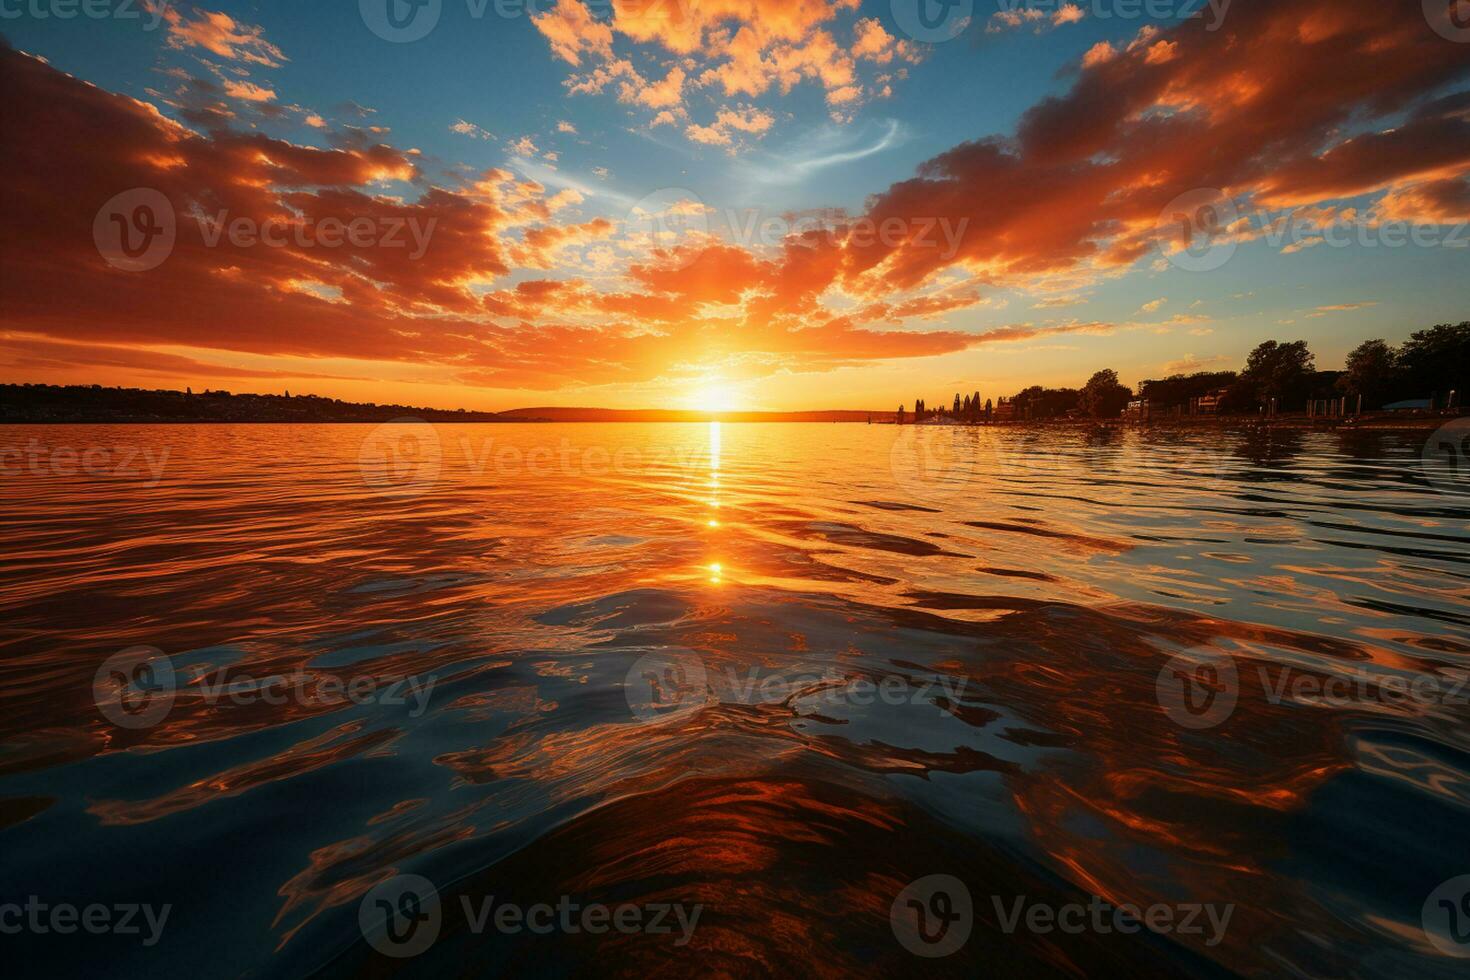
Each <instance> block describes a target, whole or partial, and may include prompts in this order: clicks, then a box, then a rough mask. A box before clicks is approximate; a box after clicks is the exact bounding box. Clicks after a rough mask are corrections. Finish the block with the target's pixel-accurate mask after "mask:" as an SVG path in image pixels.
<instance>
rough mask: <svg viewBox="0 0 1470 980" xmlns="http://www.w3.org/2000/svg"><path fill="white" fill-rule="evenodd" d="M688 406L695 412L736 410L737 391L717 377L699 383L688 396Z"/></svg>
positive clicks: (738, 404) (738, 403)
mask: <svg viewBox="0 0 1470 980" xmlns="http://www.w3.org/2000/svg"><path fill="white" fill-rule="evenodd" d="M689 407H690V408H691V409H693V410H694V411H696V412H738V411H740V395H739V392H738V391H737V390H736V389H735V388H734V387H733V386H732V385H729V384H726V383H725V382H723V381H720V380H719V379H717V378H716V379H713V380H709V381H706V382H704V383H703V384H701V385H700V386H699V387H698V388H697V389H696V390H695V392H694V394H693V395H691V396H690V398H689Z"/></svg>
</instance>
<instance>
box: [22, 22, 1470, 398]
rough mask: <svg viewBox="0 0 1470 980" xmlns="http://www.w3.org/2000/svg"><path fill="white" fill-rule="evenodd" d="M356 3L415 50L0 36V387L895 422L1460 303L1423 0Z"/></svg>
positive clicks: (1338, 348) (335, 25) (179, 28)
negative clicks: (852, 412) (26, 384)
mask: <svg viewBox="0 0 1470 980" xmlns="http://www.w3.org/2000/svg"><path fill="white" fill-rule="evenodd" d="M393 2H394V3H395V4H398V7H399V8H401V10H402V12H403V16H404V17H407V18H409V19H410V20H412V21H414V24H413V25H412V31H411V33H412V37H410V36H409V35H408V34H405V33H404V31H407V30H408V28H399V27H395V26H393V23H392V22H391V21H382V22H379V21H378V20H376V19H374V18H375V17H376V16H377V15H376V14H374V15H372V16H368V14H366V13H362V14H361V16H360V15H359V14H360V13H361V12H359V11H356V10H354V9H349V10H347V11H346V13H345V14H340V15H339V12H337V11H328V10H326V9H325V8H323V9H321V10H315V9H313V10H311V11H309V12H307V13H304V14H301V15H300V16H296V15H293V14H288V13H287V12H286V11H285V9H284V8H280V9H278V8H276V7H274V6H272V5H262V6H260V7H259V9H256V8H255V7H250V8H248V9H247V8H239V9H228V10H213V9H208V8H193V7H190V8H188V9H185V8H182V7H165V6H163V5H151V4H150V5H147V6H148V7H149V11H148V13H147V14H145V15H144V16H142V17H140V18H139V19H138V20H137V21H136V22H133V21H129V20H126V19H121V18H119V19H113V20H83V21H79V22H78V23H75V24H65V23H63V22H62V21H61V20H59V19H56V18H51V19H44V18H42V19H37V18H30V17H20V18H15V19H8V20H6V21H5V23H4V28H3V29H4V31H5V32H6V37H7V38H8V41H9V44H10V45H11V47H6V48H4V49H0V77H3V79H4V82H5V87H6V91H7V92H10V93H13V96H12V109H11V111H10V112H9V113H7V119H6V123H5V126H4V127H3V136H0V138H3V141H4V145H3V150H4V154H5V159H6V160H7V161H8V170H9V172H10V174H11V177H10V183H11V185H12V186H11V193H9V194H8V195H7V202H8V203H7V208H8V209H9V213H10V220H9V222H8V226H9V227H10V228H11V229H12V230H11V231H10V232H9V233H5V234H3V235H0V259H3V262H4V267H5V288H4V294H3V297H0V329H3V333H0V372H3V374H4V375H5V376H6V377H7V378H8V379H9V380H14V381H31V382H52V383H75V384H92V383H103V384H108V385H124V386H137V387H145V388H160V387H167V388H177V389H180V390H182V389H183V388H185V387H192V388H194V389H195V390H201V389H204V388H213V389H220V388H225V389H230V390H234V391H253V392H277V393H279V392H281V391H284V390H290V391H292V392H296V393H312V394H319V395H324V396H328V397H334V398H341V399H345V400H351V401H360V402H378V403H395V404H406V405H423V406H429V407H437V408H467V409H472V410H505V409H513V408H521V407H528V406H545V405H578V406H588V405H592V406H603V407H608V408H625V409H629V408H669V409H679V408H682V409H692V410H697V411H707V412H724V411H732V410H758V409H768V410H801V409H861V410H875V409H878V410H884V411H891V410H892V409H893V408H894V407H895V406H897V405H898V404H900V403H902V402H909V401H911V400H912V399H913V398H914V397H915V394H916V393H926V396H927V397H938V396H939V395H941V394H942V395H943V396H944V397H945V398H948V397H949V395H950V393H951V392H953V391H954V390H961V391H967V392H968V391H971V390H973V389H976V388H979V389H981V390H982V391H983V392H984V393H985V394H986V395H987V396H995V395H1010V394H1014V393H1015V392H1017V391H1019V390H1021V389H1022V388H1024V387H1026V386H1028V385H1032V384H1041V385H1056V386H1072V387H1076V386H1079V385H1080V384H1081V383H1082V382H1084V381H1085V380H1086V379H1087V378H1088V377H1089V376H1090V375H1091V374H1092V373H1093V372H1094V371H1096V370H1098V369H1099V368H1103V367H1110V368H1112V369H1115V370H1116V371H1117V372H1118V373H1119V376H1120V378H1121V379H1122V381H1123V382H1124V383H1125V384H1128V385H1136V384H1137V383H1138V382H1140V381H1142V380H1145V379H1150V378H1161V377H1166V376H1168V375H1171V374H1176V373H1186V374H1187V373H1192V372H1197V371H1207V370H1219V369H1222V368H1235V367H1237V366H1238V365H1239V364H1240V363H1241V362H1242V361H1243V359H1244V357H1245V355H1246V353H1247V352H1248V351H1249V350H1250V349H1251V348H1252V347H1253V346H1254V345H1255V344H1256V343H1258V342H1260V341H1261V340H1263V339H1266V338H1269V337H1272V336H1276V335H1278V334H1282V333H1286V334H1289V335H1290V336H1291V337H1292V338H1296V337H1300V338H1303V339H1305V340H1307V341H1308V342H1309V343H1310V344H1311V345H1312V347H1313V349H1314V350H1315V351H1316V352H1317V354H1318V357H1319V358H1320V359H1321V361H1322V362H1323V363H1324V364H1331V365H1337V364H1339V363H1341V360H1342V358H1343V357H1344V356H1345V355H1346V354H1347V352H1348V351H1350V350H1351V349H1352V348H1353V347H1355V346H1356V345H1357V344H1358V343H1360V342H1361V341H1363V340H1365V339H1368V338H1371V337H1377V336H1390V337H1392V338H1395V339H1402V337H1403V336H1405V335H1406V333H1407V331H1408V329H1409V328H1410V327H1411V326H1412V327H1421V326H1427V325H1431V324H1435V323H1442V322H1458V319H1460V318H1462V314H1463V313H1464V308H1465V301H1466V298H1467V297H1466V290H1465V288H1464V282H1465V281H1466V278H1467V277H1466V276H1465V275H1464V261H1465V255H1466V254H1467V253H1466V250H1465V248H1464V247H1462V246H1463V245H1464V244H1466V242H1464V241H1462V240H1461V239H1463V238H1464V237H1465V236H1464V235H1462V234H1458V233H1457V231H1456V229H1457V228H1463V227H1464V223H1465V222H1466V221H1467V220H1470V211H1467V201H1470V190H1467V182H1466V176H1467V173H1470V150H1467V149H1466V145H1467V137H1466V135H1465V130H1466V127H1467V125H1470V123H1467V122H1466V119H1465V113H1464V105H1463V102H1464V97H1465V93H1464V91H1463V89H1462V88H1461V85H1462V82H1463V79H1464V77H1465V72H1466V69H1467V65H1470V45H1467V44H1464V43H1458V42H1457V41H1456V40H1455V30H1456V28H1455V27H1454V23H1455V22H1454V21H1453V20H1448V19H1447V20H1444V21H1443V22H1442V21H1441V20H1437V19H1435V17H1433V16H1429V15H1426V14H1425V13H1424V11H1422V10H1420V9H1419V8H1420V5H1419V4H1415V3H1411V4H1410V6H1411V7H1413V8H1414V9H1413V10H1411V11H1409V13H1408V15H1405V14H1404V12H1403V11H1402V10H1400V9H1399V7H1398V5H1394V4H1386V3H1382V2H1380V0H1347V2H1343V0H1272V2H1260V0H1236V2H1234V3H1232V4H1226V5H1223V8H1222V6H1221V5H1217V4H1211V5H1209V6H1208V7H1206V8H1205V9H1204V10H1203V11H1202V13H1201V15H1200V16H1198V17H1189V16H1183V15H1181V16H1173V17H1164V18H1163V19H1152V18H1154V17H1156V16H1157V15H1150V16H1149V17H1144V16H1142V15H1141V14H1130V15H1128V16H1123V15H1121V14H1120V15H1119V16H1111V14H1110V11H1109V10H1106V9H1098V10H1094V9H1092V8H1091V7H1089V6H1086V5H1080V4H1065V5H1062V6H1061V7H1060V8H1059V9H1058V10H1054V11H1051V12H1050V13H1046V12H1044V11H1042V10H1041V9H1040V8H1037V9H1036V10H1032V9H1030V7H1029V6H1028V5H1027V4H1022V5H1021V9H1019V10H1016V9H1012V8H1011V7H1008V6H1005V5H1002V6H1003V8H1004V9H999V8H998V9H996V10H987V9H984V8H983V6H975V8H974V9H973V12H972V15H971V16H970V18H969V19H968V20H965V21H963V23H960V22H956V23H954V24H953V25H951V26H952V27H953V28H954V30H955V31H959V32H962V33H963V34H964V38H966V39H968V40H966V39H960V38H955V39H954V40H950V35H949V34H945V33H943V31H940V32H939V33H934V32H933V31H930V30H929V29H927V28H923V27H921V26H920V25H918V24H917V23H916V22H912V21H910V20H907V19H905V18H906V16H907V15H902V14H899V13H895V12H894V10H893V9H892V4H889V3H887V2H882V3H876V2H871V0H870V2H859V0H779V2H777V0H769V2H768V0H740V2H728V3H727V2H724V0H721V2H718V3H717V2H714V0H709V2H694V3H692V4H691V3H684V4H680V5H678V6H679V9H680V10H681V11H683V13H682V14H681V15H680V16H677V17H674V16H669V15H668V11H666V10H664V9H663V7H664V6H665V5H663V4H655V5H653V6H654V7H656V8H658V9H657V11H656V12H650V11H647V10H644V9H643V8H644V7H645V6H648V5H647V4H641V3H634V2H624V0H616V2H613V3H611V4H593V3H585V2H583V0H556V2H554V3H552V2H548V3H544V4H539V5H531V6H528V7H525V8H522V7H521V6H520V5H512V6H513V7H514V8H515V12H514V13H511V14H506V15H504V16H501V15H499V14H497V13H495V10H496V5H489V6H488V7H484V12H483V13H482V14H481V15H479V16H475V15H474V14H473V12H470V11H467V10H465V9H464V8H463V5H460V4H449V3H446V4H443V5H440V4H432V5H411V4H402V3H399V2H398V0H393ZM914 2H916V0H901V2H900V4H899V5H900V6H903V5H904V4H908V5H909V6H913V3H914ZM924 2H925V3H929V2H930V0H924ZM225 6H228V4H225ZM376 6H378V5H373V4H369V5H368V7H367V8H365V9H366V10H368V11H369V12H371V10H374V9H376ZM932 6H934V7H935V8H936V9H937V10H939V12H940V13H942V14H945V16H950V13H946V12H947V11H958V10H960V9H961V8H962V7H965V6H967V5H953V6H951V5H942V4H932ZM1013 6H1014V5H1013ZM1103 6H1104V7H1107V6H1109V4H1108V3H1107V2H1106V0H1104V4H1103ZM1165 6H1169V5H1168V4H1165ZM1195 6H1202V4H1199V3H1197V4H1195ZM670 9H672V8H670ZM1170 9H1171V10H1172V7H1171V8H1170ZM1446 10H1447V11H1449V13H1448V14H1447V15H1446V16H1447V17H1449V16H1451V15H1452V14H1453V11H1452V10H1451V8H1450V5H1449V3H1448V0H1447V4H1446ZM956 16H957V15H956ZM364 18H366V19H364ZM420 18H424V19H423V20H422V22H420ZM420 31H422V32H423V33H422V34H420V33H419V32H420ZM103 37H106V38H107V39H108V40H107V41H106V42H105V43H107V45H108V50H109V56H108V57H107V58H105V59H99V58H94V57H92V56H91V55H90V53H89V52H90V51H91V49H92V46H93V45H94V44H99V43H103V42H102V41H101V39H102V38H103ZM977 45H978V46H980V47H983V55H982V54H977V53H976V51H977ZM368 65H371V66H373V67H372V69H371V70H369V69H368V68H366V67H364V66H368ZM465 65H473V66H474V68H473V69H472V70H471V69H465V68H464V67H463V66H465ZM1303 77H1310V78H1311V79H1312V82H1311V84H1310V85H1304V84H1303V83H1302V81H1301V80H1302V78H1303ZM487 92H488V93H503V92H514V93H516V95H515V97H514V98H488V99H487V98H486V96H485V93H487ZM53 119H66V120H69V124H68V125H64V126H59V125H51V124H49V123H48V120H53ZM79 146H85V147H86V148H87V150H86V152H77V151H76V147H79ZM145 198H146V200H145ZM150 215H151V216H153V217H152V218H151V219H148V216H150ZM145 219H148V220H145ZM18 229H27V230H28V231H27V232H26V233H25V234H24V235H22V234H21V233H20V232H19V231H18ZM155 229H157V234H156V235H155V234H154V230H155ZM123 233H126V234H128V235H130V236H132V237H133V239H134V240H135V244H136V245H137V246H138V247H139V248H142V247H143V244H144V243H145V242H146V243H150V249H151V251H150V254H149V255H147V256H139V257H128V256H127V255H125V254H123V253H122V252H121V251H120V249H121V248H122V247H123V246H124V245H125V244H126V243H123V242H121V241H114V239H118V236H119V235H121V234H123ZM109 243H110V244H109ZM155 246H156V247H155ZM737 378H738V379H739V381H738V382H737V381H736V380H734V379H737ZM927 393H932V394H927Z"/></svg>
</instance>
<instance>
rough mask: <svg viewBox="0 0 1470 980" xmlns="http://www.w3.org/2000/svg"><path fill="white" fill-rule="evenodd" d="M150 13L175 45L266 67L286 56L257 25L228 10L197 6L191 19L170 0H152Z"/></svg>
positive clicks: (170, 42) (169, 41)
mask: <svg viewBox="0 0 1470 980" xmlns="http://www.w3.org/2000/svg"><path fill="white" fill-rule="evenodd" d="M147 6H148V9H149V12H150V13H153V14H155V15H157V16H161V17H162V18H163V21H164V23H165V24H166V25H167V26H168V44H169V47H171V48H175V49H179V50H182V49H185V48H191V47H198V48H203V49H204V50H206V51H208V52H209V53H210V54H213V55H215V56H216V57H220V58H224V59H226V60H228V61H242V62H245V63H247V64H254V65H260V66H262V67H265V68H278V67H280V65H281V63H282V62H283V61H286V60H287V58H286V56H285V54H283V53H282V52H281V49H280V48H278V47H276V46H275V45H274V44H272V43H270V42H269V41H267V40H266V39H265V32H264V31H263V30H262V29H261V28H259V27H253V26H251V25H249V24H242V23H240V22H239V21H237V20H235V19H234V18H233V17H231V16H230V15H229V14H225V13H215V12H212V11H208V10H196V11H194V12H193V13H194V16H193V18H192V19H191V18H190V17H189V15H188V14H186V13H184V12H183V11H180V10H179V9H178V8H177V7H176V6H174V5H173V4H172V3H166V2H162V0H153V2H149V3H148V5H147Z"/></svg>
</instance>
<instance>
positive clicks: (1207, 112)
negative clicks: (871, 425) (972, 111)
mask: <svg viewBox="0 0 1470 980" xmlns="http://www.w3.org/2000/svg"><path fill="white" fill-rule="evenodd" d="M1328 23H1330V24H1331V25H1332V27H1331V29H1330V30H1327V29H1319V28H1321V25H1323V24H1328ZM1309 28H1310V29H1309ZM1160 45H1164V47H1160ZM1227 50H1228V51H1230V52H1231V55H1230V56H1229V57H1222V56H1221V52H1222V51H1227ZM1159 52H1166V53H1167V57H1163V56H1161V54H1160V53H1159ZM1467 72H1470V45H1455V44H1445V43H1443V39H1442V38H1438V37H1437V36H1436V35H1434V33H1433V32H1432V31H1425V30H1424V29H1423V23H1422V19H1421V18H1419V17H1417V16H1405V15H1404V14H1403V13H1402V11H1401V10H1399V9H1398V8H1396V7H1392V6H1387V5H1383V4H1380V3H1376V2H1374V0H1338V2H1331V3H1330V2H1328V0H1274V2H1270V3H1264V2H1258V3H1247V2H1244V0H1238V2H1237V3H1235V4H1234V5H1233V6H1232V8H1231V16H1230V19H1229V21H1228V22H1226V23H1225V24H1224V25H1223V26H1222V27H1221V28H1220V29H1219V30H1218V31H1210V30H1207V28H1206V25H1205V24H1204V22H1203V21H1202V20H1187V21H1184V22H1182V23H1180V24H1178V25H1176V26H1174V27H1171V28H1168V29H1167V30H1160V29H1158V28H1153V27H1148V28H1145V29H1144V30H1142V31H1140V32H1139V34H1138V35H1137V36H1136V37H1135V38H1134V39H1133V41H1132V42H1130V43H1129V44H1128V46H1127V47H1126V48H1125V49H1124V50H1120V51H1115V52H1114V53H1113V54H1112V55H1111V56H1110V57H1108V58H1106V59H1100V58H1097V57H1094V58H1092V59H1091V63H1090V65H1088V66H1086V67H1083V66H1080V65H1079V70H1078V73H1077V77H1076V79H1075V81H1074V82H1073V83H1072V85H1071V87H1070V89H1069V90H1068V91H1066V92H1064V93H1062V94H1059V95H1055V96H1051V97H1048V98H1046V99H1043V100H1042V101H1041V102H1040V103H1038V104H1037V105H1034V106H1033V107H1031V109H1029V110H1028V111H1027V112H1026V113H1025V114H1024V115H1023V116H1022V118H1021V121H1020V124H1019V126H1018V127H1017V129H1016V131H1015V132H1014V133H1013V134H1009V135H997V136H990V137H985V138H981V139H977V140H975V141H973V142H969V143H965V144H962V145H960V146H957V147H955V148H953V149H951V150H948V151H946V152H944V153H941V154H940V155H938V156H936V157H934V158H933V159H931V160H929V161H927V162H926V163H924V164H923V165H921V166H920V168H919V172H918V175H917V176H916V177H915V178H913V179H911V180H907V181H903V182H900V183H898V184H895V185H893V186H892V187H890V188H889V189H888V190H887V191H885V192H883V193H881V194H878V195H877V196H876V197H875V199H874V200H873V203H872V204H871V206H870V208H869V216H870V217H872V218H874V219H876V220H880V221H882V220H888V219H898V220H901V221H902V220H907V221H915V220H920V219H922V218H923V217H925V216H933V215H946V216H949V217H951V218H955V219H957V218H961V217H963V218H968V219H969V224H968V231H967V233H966V235H965V238H964V241H963V243H962V244H961V246H960V248H959V250H958V252H957V253H956V254H955V255H953V256H950V257H946V256H944V255H941V254H939V253H937V252H935V251H934V250H926V249H921V248H915V247H913V246H911V245H909V244H907V243H898V244H888V243H872V244H870V245H868V246H866V247H865V248H863V249H861V250H860V254H858V255H855V256H853V257H852V263H853V264H852V268H851V271H850V273H849V275H851V274H854V273H860V274H864V275H867V276H871V277H873V278H874V279H875V280H879V281H881V283H882V284H883V286H884V287H885V288H890V289H900V288H909V287H912V286H915V285H918V284H921V283H923V282H924V281H925V280H926V279H928V278H929V277H931V276H933V275H935V274H937V273H938V272H940V271H942V270H944V269H945V268H947V267H949V266H951V265H956V264H957V265H959V266H961V267H963V268H964V269H966V270H968V271H969V272H971V273H972V274H977V275H985V276H989V277H991V278H992V279H994V280H995V281H997V282H1000V283H1002V284H1004V283H1006V282H1008V281H1015V282H1018V283H1020V284H1026V283H1031V282H1035V281H1037V280H1044V279H1045V278H1046V277H1048V276H1056V275H1062V274H1067V275H1075V274H1078V273H1088V274H1091V275H1096V276H1105V275H1114V274H1118V273H1119V272H1121V271H1123V270H1126V269H1129V268H1131V267H1132V266H1133V265H1134V264H1135V263H1136V262H1138V261H1139V260H1140V259H1142V258H1144V257H1145V256H1148V255H1150V254H1151V253H1152V254H1157V252H1158V251H1159V250H1160V249H1161V248H1163V247H1166V241H1165V239H1164V237H1163V234H1162V233H1161V231H1160V216H1161V213H1162V212H1163V211H1164V209H1165V207H1166V206H1168V205H1170V204H1171V203H1172V202H1174V201H1175V200H1176V199H1177V198H1179V197H1180V196H1181V195H1184V194H1186V193H1188V192H1191V191H1195V190H1197V189H1199V188H1221V189H1223V190H1224V191H1225V192H1227V193H1228V194H1229V195H1230V196H1231V197H1233V198H1235V199H1237V200H1240V201H1242V202H1244V203H1245V204H1246V205H1247V207H1249V206H1250V205H1252V204H1254V203H1258V202H1260V203H1265V202H1268V203H1272V204H1279V205H1283V206H1286V205H1293V206H1294V205H1302V204H1308V203H1314V202H1319V201H1329V200H1332V199H1334V198H1338V197H1341V196H1343V195H1345V194H1351V193H1363V192H1368V191H1373V192H1378V193H1384V192H1386V197H1385V200H1391V201H1395V202H1403V204H1404V206H1405V207H1407V208H1408V209H1411V210H1412V209H1416V208H1417V207H1419V206H1421V200H1423V201H1424V203H1427V201H1428V200H1430V199H1432V200H1434V201H1438V202H1444V203H1443V204H1439V205H1436V207H1444V206H1445V205H1449V206H1448V207H1446V208H1445V210H1446V211H1447V212H1450V213H1452V212H1453V211H1454V210H1455V209H1456V207H1457V205H1458V202H1461V201H1466V202H1470V195H1464V196H1461V195H1460V193H1459V191H1458V190H1456V189H1454V188H1457V187H1458V184H1446V183H1445V182H1447V181H1463V179H1464V177H1465V175H1466V173H1467V171H1470V113H1467V112H1466V109H1467V106H1470V93H1459V94H1457V95H1452V96H1446V97H1444V98H1441V99H1438V100H1434V99H1432V95H1433V93H1435V92H1437V91H1441V90H1443V89H1444V88H1445V87H1446V86H1448V85H1450V84H1452V83H1453V82H1455V81H1457V80H1461V79H1463V78H1464V77H1465V76H1466V74H1467ZM1307 76H1310V77H1312V78H1313V79H1314V82H1313V84H1312V85H1311V86H1306V87H1304V86H1302V85H1301V83H1300V79H1301V78H1302V77H1307ZM1428 187H1434V188H1435V190H1434V191H1433V192H1432V193H1431V194H1429V195H1426V196H1425V198H1423V199H1421V198H1420V197H1419V196H1417V195H1418V190H1417V189H1424V188H1428ZM1259 234H1260V230H1257V229H1248V228H1243V229H1241V235H1242V237H1243V238H1247V239H1248V238H1253V237H1259Z"/></svg>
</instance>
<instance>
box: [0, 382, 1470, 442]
mask: <svg viewBox="0 0 1470 980" xmlns="http://www.w3.org/2000/svg"><path fill="white" fill-rule="evenodd" d="M1462 414H1464V412H1463V411H1458V412H1457V411H1438V412H1436V411H1427V410H1417V411H1411V412H1383V411H1375V412H1366V413H1364V414H1363V415H1361V416H1357V417H1346V418H1323V417H1321V416H1317V417H1309V416H1307V415H1305V414H1302V413H1293V414H1290V415H1277V416H1275V417H1272V418H1264V417H1262V416H1259V415H1185V416H1170V417H1156V418H1151V419H1147V420H1138V419H1129V418H1127V417H1122V418H1116V419H1093V418H1050V419H1005V420H1000V419H991V420H986V421H973V422H972V421H956V420H954V419H953V418H952V417H945V416H940V417H937V418H936V417H930V418H926V419H925V420H924V421H922V422H914V421H911V419H912V416H908V417H907V418H905V419H904V420H903V421H900V420H899V416H898V413H896V412H870V411H864V410H853V409H825V410H817V411H806V412H696V411H682V410H671V409H611V408H552V407H541V408H522V409H514V410H511V411H507V412H470V411H465V410H463V409H460V410H452V411H451V410H445V409H431V408H418V407H413V406H407V405H375V404H365V403H355V402H344V401H340V400H338V399H334V398H322V397H320V396H317V395H298V396H292V395H290V394H289V393H287V394H283V395H255V394H242V395H236V394H231V393H229V392H224V391H204V392H200V393H198V394H196V393H194V392H192V391H166V390H144V389H137V388H105V387H103V386H101V385H69V386H59V385H17V384H0V425H6V426H15V425H386V424H390V423H411V422H416V423H432V424H436V425H457V424H473V425H507V424H518V425H555V424H558V423H575V424H583V425H587V424H613V423H629V422H631V423H642V424H646V423H682V424H706V423H709V422H730V423H734V424H740V423H808V424H811V423H817V424H858V425H863V424H870V425H898V426H901V427H905V428H907V427H916V428H922V429H941V428H984V427H998V428H1016V427H1021V428H1032V429H1036V428H1049V429H1057V430H1062V429H1086V430H1097V429H1123V428H1151V429H1169V428H1174V429H1197V430H1205V429H1221V428H1229V429H1299V430H1306V429H1314V430H1328V429H1332V430H1336V429H1358V430H1372V431H1395V430H1396V431H1407V432H1420V431H1433V430H1435V429H1437V428H1439V427H1440V426H1442V425H1444V424H1445V422H1447V421H1449V420H1450V419H1453V418H1455V417H1457V416H1459V415H1462Z"/></svg>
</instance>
